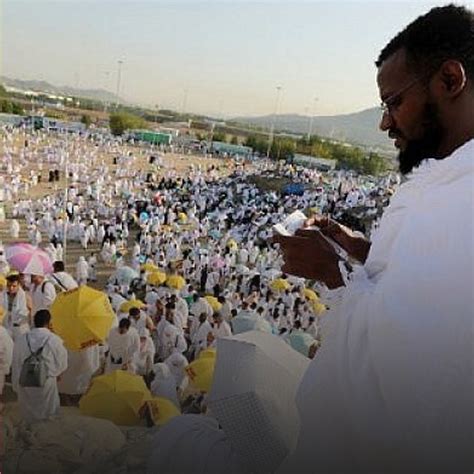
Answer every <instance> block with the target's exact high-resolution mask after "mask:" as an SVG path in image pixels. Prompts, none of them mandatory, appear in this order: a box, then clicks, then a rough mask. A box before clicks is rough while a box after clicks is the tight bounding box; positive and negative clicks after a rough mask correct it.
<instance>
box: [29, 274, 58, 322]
mask: <svg viewBox="0 0 474 474" xmlns="http://www.w3.org/2000/svg"><path fill="white" fill-rule="evenodd" d="M31 283H32V287H31V290H30V291H31V300H32V303H33V311H32V312H33V314H36V312H37V311H39V310H41V309H48V310H49V308H50V307H51V305H52V304H53V302H54V300H55V299H56V288H55V287H54V285H53V283H52V282H51V281H49V280H47V279H46V277H45V276H44V275H31Z"/></svg>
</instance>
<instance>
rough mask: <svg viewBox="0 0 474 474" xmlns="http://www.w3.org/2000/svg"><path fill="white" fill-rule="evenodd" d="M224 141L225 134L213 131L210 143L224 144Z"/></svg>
mask: <svg viewBox="0 0 474 474" xmlns="http://www.w3.org/2000/svg"><path fill="white" fill-rule="evenodd" d="M225 139H226V136H225V133H223V132H217V131H214V134H213V136H212V141H214V142H225V141H226V140H225Z"/></svg>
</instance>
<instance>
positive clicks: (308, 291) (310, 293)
mask: <svg viewBox="0 0 474 474" xmlns="http://www.w3.org/2000/svg"><path fill="white" fill-rule="evenodd" d="M303 295H304V296H305V298H306V299H307V300H309V301H314V302H315V301H319V297H318V295H317V294H316V293H315V292H314V291H313V290H311V289H310V288H305V289H304V290H303Z"/></svg>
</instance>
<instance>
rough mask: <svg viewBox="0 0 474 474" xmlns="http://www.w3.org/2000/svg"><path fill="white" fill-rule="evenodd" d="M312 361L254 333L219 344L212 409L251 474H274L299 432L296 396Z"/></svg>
mask: <svg viewBox="0 0 474 474" xmlns="http://www.w3.org/2000/svg"><path fill="white" fill-rule="evenodd" d="M308 365H309V359H307V358H305V357H303V356H302V355H301V354H299V353H298V352H296V351H294V350H293V349H292V348H291V347H289V346H288V344H286V343H285V342H284V341H283V340H281V339H280V338H279V337H276V336H273V335H271V334H268V333H263V332H258V331H251V332H246V333H244V334H240V335H238V336H234V337H229V338H221V339H218V340H217V360H216V366H215V369H214V380H213V384H212V388H211V392H210V393H209V402H208V404H209V408H210V410H211V413H212V414H213V416H215V417H216V419H217V420H218V421H219V424H220V425H221V426H222V428H223V429H224V432H225V434H226V436H227V437H228V439H229V440H230V442H231V443H232V445H233V447H234V449H235V451H236V452H237V454H238V455H239V456H240V457H241V459H242V462H243V463H245V467H246V468H247V469H248V470H249V471H250V472H274V471H275V470H276V469H277V467H278V466H279V465H280V463H281V462H282V461H283V460H284V459H285V457H286V456H287V455H288V454H289V453H290V452H291V451H292V450H293V448H294V445H295V443H296V440H297V438H298V432H299V416H298V412H297V409H296V403H295V396H296V391H297V388H298V386H299V383H300V381H301V379H302V377H303V374H304V372H305V370H306V368H307V367H308Z"/></svg>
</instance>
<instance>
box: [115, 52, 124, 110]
mask: <svg viewBox="0 0 474 474" xmlns="http://www.w3.org/2000/svg"><path fill="white" fill-rule="evenodd" d="M122 64H123V61H122V60H121V59H119V60H118V61H117V92H116V96H117V97H116V101H117V102H116V108H118V103H119V100H120V99H119V98H120V80H121V79H122Z"/></svg>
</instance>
